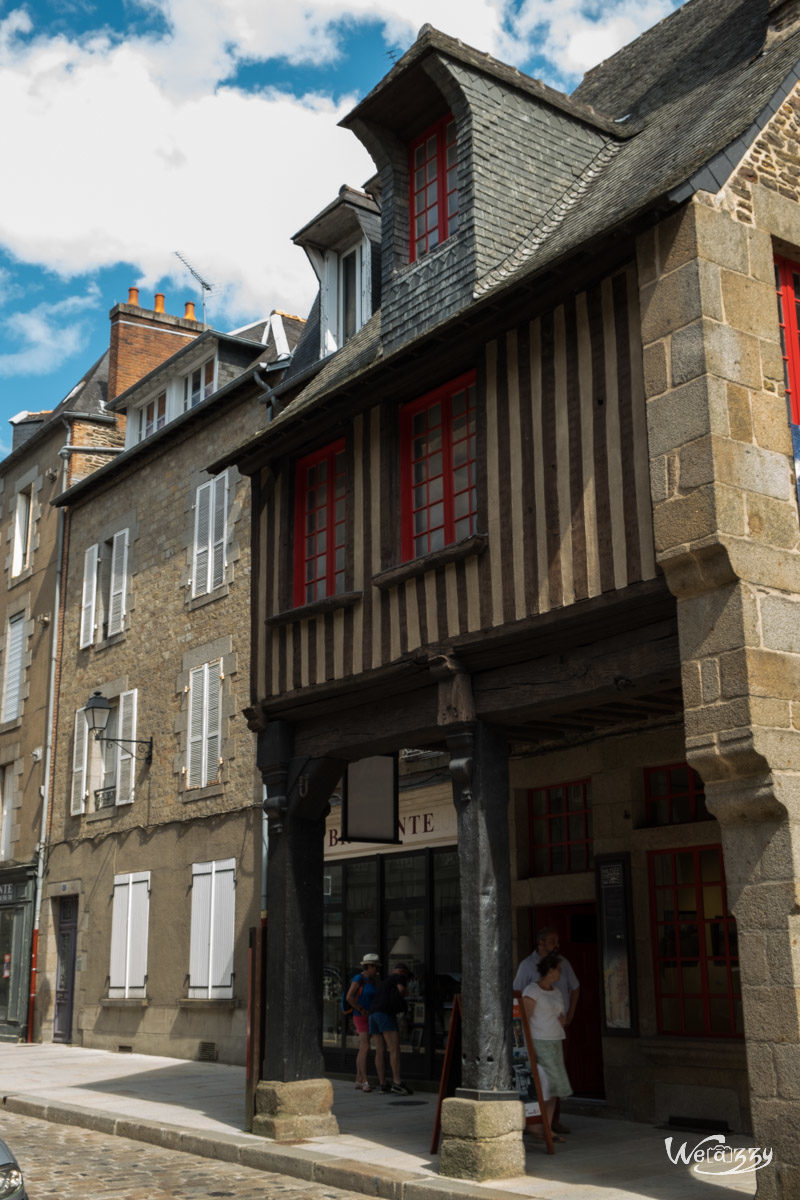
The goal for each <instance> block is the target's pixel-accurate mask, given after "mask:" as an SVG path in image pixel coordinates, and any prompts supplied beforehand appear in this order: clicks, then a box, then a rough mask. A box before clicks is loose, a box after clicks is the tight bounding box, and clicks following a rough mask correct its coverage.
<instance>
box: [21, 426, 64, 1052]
mask: <svg viewBox="0 0 800 1200" xmlns="http://www.w3.org/2000/svg"><path fill="white" fill-rule="evenodd" d="M64 424H65V425H66V427H67V445H69V435H70V426H69V424H68V423H67V422H66V421H65V422H64ZM65 449H66V448H62V450H61V451H59V453H60V456H61V464H62V466H61V471H62V479H61V489H62V491H63V490H65V489H66V486H67V467H68V464H69V450H66V453H65ZM66 522H67V514H66V510H65V509H63V508H59V510H58V537H57V542H56V585H55V592H54V595H53V636H52V641H51V643H50V681H49V687H48V697H47V727H46V730H45V748H44V782H43V784H42V825H41V832H40V835H39V845H38V846H37V848H36V891H35V896H34V907H33V937H32V940H31V982H30V995H29V998H28V1031H27V1038H26V1040H27V1041H29V1042H32V1041H33V1021H34V1016H35V1011H36V986H37V976H38V958H39V921H40V917H41V911H42V891H43V885H44V868H45V854H46V850H47V843H48V835H49V825H50V794H51V774H50V773H51V768H52V761H53V724H54V721H55V711H56V672H57V670H58V658H59V651H60V648H61V631H62V612H61V590H62V583H63V569H64V545H65V542H66Z"/></svg>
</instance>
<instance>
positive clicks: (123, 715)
mask: <svg viewBox="0 0 800 1200" xmlns="http://www.w3.org/2000/svg"><path fill="white" fill-rule="evenodd" d="M117 736H118V737H120V738H123V739H124V740H126V741H129V742H130V741H133V740H134V739H135V737H136V690H135V689H134V690H133V691H132V692H123V693H122V695H121V696H120V698H119V718H118V721H117ZM116 750H117V797H116V799H117V804H132V803H133V794H134V784H135V780H136V755H135V751H136V747H135V746H127V745H123V746H117V747H116Z"/></svg>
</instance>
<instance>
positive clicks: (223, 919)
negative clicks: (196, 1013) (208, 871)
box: [209, 858, 236, 1000]
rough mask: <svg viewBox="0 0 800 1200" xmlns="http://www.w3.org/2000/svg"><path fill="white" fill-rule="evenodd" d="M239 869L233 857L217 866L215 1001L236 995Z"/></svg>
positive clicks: (213, 928) (213, 922)
mask: <svg viewBox="0 0 800 1200" xmlns="http://www.w3.org/2000/svg"><path fill="white" fill-rule="evenodd" d="M235 868H236V861H235V859H233V858H228V859H225V860H223V861H221V862H216V863H214V895H213V904H212V906H211V955H210V958H211V969H210V976H211V978H210V980H209V999H211V1000H226V999H229V998H230V997H231V996H232V995H233V931H234V897H235V882H236V871H235Z"/></svg>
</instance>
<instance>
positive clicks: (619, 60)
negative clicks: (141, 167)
mask: <svg viewBox="0 0 800 1200" xmlns="http://www.w3.org/2000/svg"><path fill="white" fill-rule="evenodd" d="M767 32H768V11H767V0H688V3H686V4H685V5H684V6H683V7H682V8H680V9H678V10H677V11H676V12H674V13H673V14H672V15H671V16H669V17H667V18H666V19H665V20H663V21H661V22H660V23H659V24H657V25H655V26H653V28H652V29H649V30H648V31H647V32H646V33H644V34H642V36H641V37H639V38H637V39H636V40H635V41H634V42H632V43H631V44H630V45H628V46H626V47H624V48H623V49H622V50H620V51H619V52H618V53H617V54H615V55H613V56H612V57H611V58H609V59H608V60H606V61H605V62H603V63H601V64H599V65H598V66H597V67H595V68H594V69H593V70H592V71H590V72H588V73H587V75H586V77H585V79H584V80H583V82H582V83H581V85H580V86H579V87H578V88H577V89H576V91H575V92H574V93H573V95H572V96H571V97H565V96H563V95H562V94H561V93H559V92H553V91H552V89H549V88H546V87H545V85H543V84H540V83H539V82H538V81H536V80H525V77H523V76H520V74H519V72H517V71H515V70H514V69H513V68H510V67H504V66H503V64H499V63H497V62H495V60H493V59H490V58H489V57H488V56H487V55H483V54H481V53H480V52H479V51H475V50H472V49H471V48H470V47H465V46H463V45H462V44H461V43H459V42H454V41H453V39H447V38H445V36H444V35H442V34H439V33H438V32H437V31H435V30H431V28H430V27H429V26H426V27H425V28H424V29H423V31H422V33H421V35H420V38H419V39H418V41H417V42H416V43H415V44H414V46H413V47H412V48H411V50H409V51H408V53H407V55H405V56H404V57H403V59H401V60H400V62H398V63H397V64H396V66H395V67H394V68H393V69H392V71H390V72H389V74H388V75H387V76H386V77H385V79H384V80H383V81H382V82H381V83H380V84H379V85H378V87H377V88H376V89H373V92H372V93H370V96H369V97H366V98H365V100H364V101H362V102H361V104H360V105H359V106H357V108H356V109H355V110H354V112H353V113H352V114H350V116H348V117H347V118H345V121H343V122H342V123H343V124H345V125H347V124H349V123H350V120H351V118H352V117H353V116H355V115H358V113H359V112H360V111H361V109H362V108H364V107H366V108H367V109H369V107H370V104H371V105H373V106H374V104H375V103H376V97H377V98H378V100H380V93H381V92H382V90H383V89H385V88H386V87H387V86H388V84H389V83H391V82H393V81H398V82H399V80H400V77H401V75H402V71H403V69H404V64H406V65H408V63H409V62H413V61H414V60H415V58H416V57H418V56H420V55H421V54H422V53H424V52H427V51H429V50H430V47H431V45H434V46H435V47H436V48H437V49H438V50H442V48H443V47H445V46H446V47H447V48H448V50H449V52H450V53H452V54H453V55H454V56H457V57H458V58H459V59H460V61H462V62H469V63H470V64H472V65H474V66H478V67H479V68H480V69H481V70H483V71H485V72H488V73H490V74H491V75H492V76H493V77H494V78H498V79H502V80H503V81H504V82H509V81H513V82H514V86H516V87H521V86H524V87H525V88H527V89H528V90H529V91H530V90H532V92H533V93H535V94H536V96H537V98H539V99H540V100H541V101H543V102H544V103H549V104H552V105H554V106H555V107H558V109H559V110H560V111H561V112H569V113H570V114H571V115H573V116H575V117H579V118H580V119H585V120H587V121H589V120H590V121H591V123H592V124H593V127H594V128H595V129H596V130H602V131H604V132H605V133H606V134H608V135H609V136H607V137H606V138H605V139H604V140H603V145H602V148H601V149H600V150H599V152H598V153H597V154H596V155H595V157H594V158H593V159H592V161H591V162H590V163H589V165H588V167H586V168H585V169H584V170H583V173H582V174H581V175H580V177H579V178H577V179H576V180H575V181H573V182H572V183H571V184H570V186H569V187H568V188H567V189H566V190H565V192H564V193H563V195H562V196H561V197H560V198H559V199H558V200H557V201H556V203H554V204H552V205H551V206H550V208H549V209H548V211H547V212H546V213H545V215H544V216H543V217H541V216H540V217H539V219H538V220H536V221H535V222H534V224H533V226H532V227H531V228H530V229H529V230H528V231H527V232H526V234H525V236H524V237H523V238H522V239H521V240H520V242H519V243H518V245H517V246H516V247H515V248H514V249H512V250H511V252H510V253H508V252H506V253H505V254H504V256H503V258H502V260H501V261H498V262H497V263H495V264H493V265H492V266H491V268H490V269H489V270H488V271H487V272H485V273H484V275H483V277H482V278H481V279H479V280H478V282H477V284H476V287H475V291H474V298H476V299H478V298H482V297H484V296H488V295H489V294H491V293H493V292H499V291H500V290H502V289H503V288H506V287H510V286H513V285H515V284H517V283H520V282H522V281H524V280H526V279H528V278H530V277H533V276H534V275H536V274H537V273H538V272H540V271H542V270H543V269H544V268H545V267H547V266H548V265H551V264H553V263H555V262H556V261H559V260H565V259H567V258H568V257H569V256H570V255H571V254H574V253H576V252H579V251H580V250H581V249H582V248H585V247H586V245H587V244H588V243H590V242H592V241H593V240H595V239H599V238H601V237H603V236H605V235H609V234H611V233H612V232H613V231H614V230H615V229H618V228H620V227H624V226H625V224H626V222H630V221H632V220H633V219H634V218H637V217H640V216H642V215H643V214H645V213H646V212H647V211H648V210H649V209H651V208H654V207H657V208H658V209H661V210H663V209H665V208H668V207H670V206H671V205H674V204H676V203H679V202H680V201H682V200H684V199H686V198H687V197H688V196H689V195H690V194H691V193H692V191H694V190H695V189H697V188H707V189H710V190H712V191H717V190H718V189H719V188H720V187H721V186H722V184H723V183H724V182H725V180H726V179H727V178H728V177H729V175H730V174H731V172H732V171H733V169H734V168H735V167H736V165H738V162H739V161H740V159H741V157H742V156H743V154H744V153H745V151H746V149H747V148H748V146H749V144H750V143H751V142H752V140H753V139H754V138H755V136H757V134H758V132H759V131H760V129H761V127H762V126H763V124H764V123H765V122H766V121H767V120H768V119H769V117H770V116H771V115H772V113H773V112H775V111H776V109H777V107H779V105H780V103H781V102H782V100H783V99H784V98H785V96H786V94H787V93H788V91H789V90H790V89H791V87H792V86H793V85H794V83H795V82H797V81H798V80H800V71H799V70H798V65H799V64H800V27H798V28H797V29H794V30H789V31H788V32H787V33H785V35H784V36H782V37H779V38H774V39H768V38H767ZM384 299H385V297H384ZM449 315H450V314H448V317H449ZM311 324H312V322H311V321H309V325H311ZM379 330H380V322H379V314H378V315H377V316H376V317H373V319H372V320H371V321H370V322H369V323H368V325H367V326H365V327H364V329H363V330H362V331H361V334H360V335H359V336H358V337H357V338H354V339H353V340H352V341H351V342H349V343H348V344H347V345H346V346H345V347H344V348H343V349H342V350H341V351H339V352H338V353H337V354H336V355H335V356H333V357H332V358H331V360H330V361H329V362H327V363H326V364H325V366H324V367H323V369H322V371H321V372H320V373H319V374H318V375H317V376H316V377H315V378H314V379H313V380H312V381H311V382H310V383H308V384H307V385H306V386H305V387H304V388H303V390H302V391H301V392H300V393H299V394H298V395H297V396H296V398H295V399H294V401H293V402H292V403H291V404H290V405H289V406H288V407H287V408H286V409H285V410H284V412H283V413H282V414H281V417H280V419H279V422H276V423H280V424H283V423H284V422H286V421H287V420H290V419H291V417H292V415H293V414H294V413H296V412H298V411H299V410H300V409H303V410H305V409H306V408H307V407H308V406H309V405H310V404H313V403H314V402H317V401H319V400H320V399H321V398H322V397H323V396H324V395H326V394H327V393H330V392H333V391H335V390H336V389H337V388H338V387H340V386H341V385H342V384H343V383H344V382H345V381H347V380H349V379H352V378H353V376H354V375H356V374H360V373H362V372H363V371H364V370H365V369H366V368H367V366H368V365H369V363H370V362H374V361H376V360H377V358H378V357H379V356H380V354H381V341H380V332H379ZM306 332H307V334H308V332H309V330H308V329H307V331H306ZM370 356H371V357H370ZM298 365H299V364H298V363H297V361H295V364H294V367H295V370H296V369H297V367H298ZM287 383H288V381H287Z"/></svg>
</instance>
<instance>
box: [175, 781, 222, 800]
mask: <svg viewBox="0 0 800 1200" xmlns="http://www.w3.org/2000/svg"><path fill="white" fill-rule="evenodd" d="M224 792H225V784H224V783H209V784H207V785H206V787H196V788H189V787H187V788H186V790H185V791H184V792H182V793H181V802H182V803H183V804H191V803H192V802H193V801H194V800H209V799H210V798H211V797H212V796H222V795H224Z"/></svg>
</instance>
